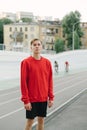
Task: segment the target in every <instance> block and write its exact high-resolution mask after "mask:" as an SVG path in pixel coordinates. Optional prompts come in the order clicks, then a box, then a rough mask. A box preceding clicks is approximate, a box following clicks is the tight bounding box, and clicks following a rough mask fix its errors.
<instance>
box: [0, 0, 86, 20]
mask: <svg viewBox="0 0 87 130" xmlns="http://www.w3.org/2000/svg"><path fill="white" fill-rule="evenodd" d="M75 10H77V11H79V12H80V14H81V21H83V22H87V0H0V12H2V11H3V12H13V13H14V12H18V11H27V12H33V14H34V15H38V16H52V17H53V18H59V19H60V20H61V19H62V18H63V17H64V16H65V15H66V14H68V13H70V12H71V11H75Z"/></svg>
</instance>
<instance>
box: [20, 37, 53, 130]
mask: <svg viewBox="0 0 87 130" xmlns="http://www.w3.org/2000/svg"><path fill="white" fill-rule="evenodd" d="M31 50H32V56H30V57H28V58H26V59H24V60H23V61H22V62H21V95H22V96H21V100H22V101H23V102H24V108H25V109H26V118H27V122H26V127H25V130H31V129H32V124H33V122H34V118H35V117H37V120H38V125H37V130H44V117H46V112H47V104H48V107H49V108H50V107H52V105H53V99H54V95H53V77H52V67H51V62H50V61H49V60H48V59H46V58H44V57H42V56H41V55H40V52H41V50H42V42H41V41H40V40H39V39H34V40H32V41H31Z"/></svg>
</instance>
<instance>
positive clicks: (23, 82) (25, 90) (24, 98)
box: [20, 61, 29, 104]
mask: <svg viewBox="0 0 87 130" xmlns="http://www.w3.org/2000/svg"><path fill="white" fill-rule="evenodd" d="M27 71H28V70H27V62H25V61H22V62H21V78H20V79H21V81H20V84H21V100H22V101H23V102H24V104H27V103H29V93H28V87H27V73H28V72H27Z"/></svg>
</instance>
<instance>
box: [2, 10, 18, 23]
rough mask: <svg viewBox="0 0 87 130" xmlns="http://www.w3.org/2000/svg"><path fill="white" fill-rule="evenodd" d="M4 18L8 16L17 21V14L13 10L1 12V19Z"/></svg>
mask: <svg viewBox="0 0 87 130" xmlns="http://www.w3.org/2000/svg"><path fill="white" fill-rule="evenodd" d="M2 18H8V19H10V20H12V21H14V22H15V21H16V14H15V13H11V12H0V19H2Z"/></svg>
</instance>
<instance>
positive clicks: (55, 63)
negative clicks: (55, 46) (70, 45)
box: [54, 61, 59, 73]
mask: <svg viewBox="0 0 87 130" xmlns="http://www.w3.org/2000/svg"><path fill="white" fill-rule="evenodd" d="M58 67H59V65H58V62H57V61H54V68H55V72H57V73H58Z"/></svg>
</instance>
